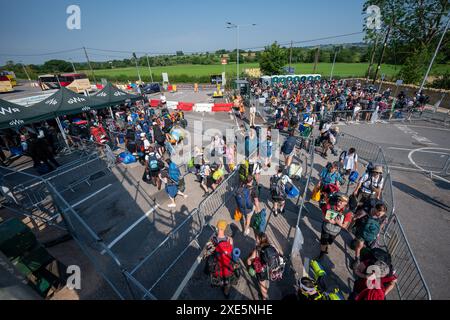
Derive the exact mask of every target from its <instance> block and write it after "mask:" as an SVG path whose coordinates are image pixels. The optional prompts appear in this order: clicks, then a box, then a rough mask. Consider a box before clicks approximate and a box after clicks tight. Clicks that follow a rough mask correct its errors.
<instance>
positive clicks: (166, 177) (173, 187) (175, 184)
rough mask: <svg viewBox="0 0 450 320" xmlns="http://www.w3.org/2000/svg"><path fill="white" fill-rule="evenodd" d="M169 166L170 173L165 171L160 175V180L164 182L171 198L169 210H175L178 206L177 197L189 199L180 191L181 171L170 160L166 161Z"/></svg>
mask: <svg viewBox="0 0 450 320" xmlns="http://www.w3.org/2000/svg"><path fill="white" fill-rule="evenodd" d="M166 162H167V163H168V164H169V168H168V171H167V172H166V171H163V172H161V173H160V174H159V179H160V180H161V181H163V182H164V183H165V184H166V186H165V191H166V193H167V195H168V196H169V199H170V201H171V203H169V204H168V205H167V206H168V207H169V208H175V207H176V206H177V205H176V204H175V197H176V196H177V195H180V196H183V197H184V198H185V199H186V198H187V197H188V196H187V194H184V193H183V192H181V191H180V190H179V183H180V180H181V179H180V176H181V174H180V170H179V169H178V168H177V166H176V164H175V163H174V162H172V161H171V160H170V159H168V160H167V161H166Z"/></svg>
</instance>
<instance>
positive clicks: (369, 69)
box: [366, 34, 378, 82]
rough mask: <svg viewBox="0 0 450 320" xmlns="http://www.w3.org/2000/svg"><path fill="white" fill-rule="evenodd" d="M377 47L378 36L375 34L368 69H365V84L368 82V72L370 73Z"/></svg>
mask: <svg viewBox="0 0 450 320" xmlns="http://www.w3.org/2000/svg"><path fill="white" fill-rule="evenodd" d="M377 45H378V34H377V35H376V37H375V41H374V45H373V50H372V56H371V58H370V63H369V68H368V69H367V79H366V82H369V78H370V72H371V71H372V65H373V60H374V59H375V53H376V52H377Z"/></svg>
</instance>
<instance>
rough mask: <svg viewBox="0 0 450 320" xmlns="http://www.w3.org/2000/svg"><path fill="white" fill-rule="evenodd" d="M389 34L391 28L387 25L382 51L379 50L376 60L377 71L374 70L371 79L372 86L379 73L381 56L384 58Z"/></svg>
mask: <svg viewBox="0 0 450 320" xmlns="http://www.w3.org/2000/svg"><path fill="white" fill-rule="evenodd" d="M390 32H391V26H390V25H389V26H388V29H387V32H386V37H385V38H384V44H383V50H381V55H380V60H378V66H377V69H376V70H375V76H374V77H373V82H372V84H375V82H376V81H377V76H378V72H379V71H380V68H381V63H382V62H383V56H384V52H385V51H386V46H387V42H388V40H389V33H390Z"/></svg>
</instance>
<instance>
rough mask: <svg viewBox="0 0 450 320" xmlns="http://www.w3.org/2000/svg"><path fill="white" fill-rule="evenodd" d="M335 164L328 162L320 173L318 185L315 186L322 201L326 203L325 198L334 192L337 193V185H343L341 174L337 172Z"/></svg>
mask: <svg viewBox="0 0 450 320" xmlns="http://www.w3.org/2000/svg"><path fill="white" fill-rule="evenodd" d="M338 167H339V166H338V164H337V162H333V163H331V162H329V163H327V165H326V166H325V168H323V169H322V171H321V172H320V175H319V177H320V180H319V183H318V185H317V186H316V187H317V188H318V189H319V190H320V191H321V194H322V195H323V196H324V197H323V199H322V200H323V201H327V197H328V196H329V195H330V194H332V193H335V192H338V191H339V189H340V188H339V184H343V183H344V180H343V179H342V176H341V174H340V173H339V171H338Z"/></svg>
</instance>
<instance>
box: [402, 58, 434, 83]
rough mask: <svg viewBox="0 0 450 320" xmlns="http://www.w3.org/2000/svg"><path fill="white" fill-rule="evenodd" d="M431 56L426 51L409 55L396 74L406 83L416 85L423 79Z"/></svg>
mask: <svg viewBox="0 0 450 320" xmlns="http://www.w3.org/2000/svg"><path fill="white" fill-rule="evenodd" d="M430 59H431V55H430V54H429V53H428V52H427V51H421V52H415V53H414V54H412V55H410V56H409V57H408V58H407V59H406V61H405V64H404V65H403V67H402V69H401V70H400V72H399V73H398V76H399V77H400V78H401V79H403V80H404V81H405V82H406V83H413V84H418V83H419V82H420V80H421V79H422V78H423V76H424V74H425V72H426V69H427V67H428V62H429V61H430Z"/></svg>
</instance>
